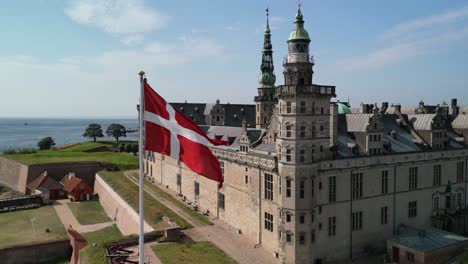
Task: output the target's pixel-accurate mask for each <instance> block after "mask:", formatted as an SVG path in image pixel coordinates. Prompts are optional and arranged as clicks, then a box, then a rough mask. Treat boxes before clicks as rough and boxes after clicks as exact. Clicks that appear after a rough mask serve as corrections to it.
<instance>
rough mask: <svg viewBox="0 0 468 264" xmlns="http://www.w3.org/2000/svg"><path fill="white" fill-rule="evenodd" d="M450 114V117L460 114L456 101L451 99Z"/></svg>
mask: <svg viewBox="0 0 468 264" xmlns="http://www.w3.org/2000/svg"><path fill="white" fill-rule="evenodd" d="M451 108H452V109H451V110H452V111H451V112H452V115H455V116H456V115H458V114H459V112H460V108H459V107H458V100H457V98H453V99H452V103H451Z"/></svg>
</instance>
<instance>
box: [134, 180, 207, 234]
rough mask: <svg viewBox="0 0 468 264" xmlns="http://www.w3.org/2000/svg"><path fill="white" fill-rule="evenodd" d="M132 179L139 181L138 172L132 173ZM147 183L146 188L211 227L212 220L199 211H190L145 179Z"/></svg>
mask: <svg viewBox="0 0 468 264" xmlns="http://www.w3.org/2000/svg"><path fill="white" fill-rule="evenodd" d="M131 175H132V177H133V178H134V179H136V180H138V172H136V173H131ZM145 183H146V186H147V187H149V188H150V189H151V190H153V191H154V192H156V193H158V194H159V195H161V196H162V197H164V198H166V199H167V200H169V201H171V202H172V203H173V204H174V205H176V206H177V207H179V208H181V209H182V210H184V211H185V212H186V213H188V214H190V215H191V216H192V217H194V218H196V219H198V220H200V221H201V222H202V223H205V224H207V225H211V224H212V223H211V222H210V220H209V219H208V218H207V217H206V216H203V215H202V214H200V213H198V212H197V211H194V210H192V209H190V208H189V207H187V206H186V205H185V204H184V203H182V202H181V201H180V200H178V199H177V198H175V197H174V196H172V195H171V194H170V193H167V192H165V191H164V190H162V189H161V188H159V187H158V186H157V185H155V184H154V183H152V182H150V181H148V180H147V179H145Z"/></svg>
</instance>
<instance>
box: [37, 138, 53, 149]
mask: <svg viewBox="0 0 468 264" xmlns="http://www.w3.org/2000/svg"><path fill="white" fill-rule="evenodd" d="M37 146H38V147H39V149H40V150H45V149H50V148H51V147H52V146H55V142H54V140H53V139H52V138H51V137H45V138H43V139H41V140H40V141H39V142H37Z"/></svg>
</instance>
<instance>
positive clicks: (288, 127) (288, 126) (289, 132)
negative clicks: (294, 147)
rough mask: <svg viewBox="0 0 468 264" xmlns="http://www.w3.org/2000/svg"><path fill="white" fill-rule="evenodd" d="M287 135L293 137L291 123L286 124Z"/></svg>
mask: <svg viewBox="0 0 468 264" xmlns="http://www.w3.org/2000/svg"><path fill="white" fill-rule="evenodd" d="M286 137H288V138H289V137H291V125H287V126H286Z"/></svg>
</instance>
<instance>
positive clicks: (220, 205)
mask: <svg viewBox="0 0 468 264" xmlns="http://www.w3.org/2000/svg"><path fill="white" fill-rule="evenodd" d="M218 208H219V209H222V210H224V193H220V192H218Z"/></svg>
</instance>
